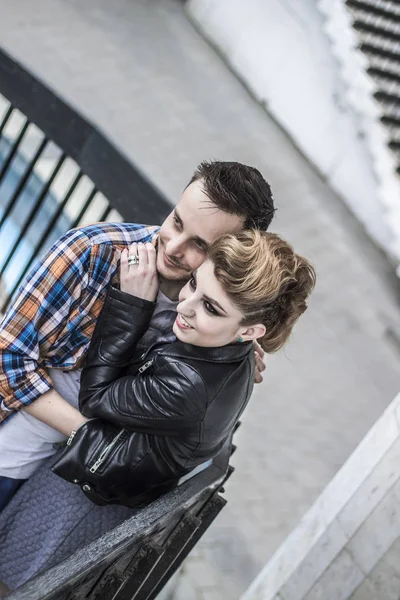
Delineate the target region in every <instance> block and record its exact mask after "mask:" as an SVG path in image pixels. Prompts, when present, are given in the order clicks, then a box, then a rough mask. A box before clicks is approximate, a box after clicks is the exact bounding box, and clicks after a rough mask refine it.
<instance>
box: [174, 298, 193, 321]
mask: <svg viewBox="0 0 400 600" xmlns="http://www.w3.org/2000/svg"><path fill="white" fill-rule="evenodd" d="M179 299H180V302H179V304H178V306H177V307H176V310H177V312H181V313H182V314H183V315H186V316H187V317H193V316H194V313H195V310H194V303H193V302H192V298H191V297H185V298H182V297H180V298H179Z"/></svg>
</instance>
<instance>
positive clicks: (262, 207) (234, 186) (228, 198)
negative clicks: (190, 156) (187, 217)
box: [189, 160, 275, 230]
mask: <svg viewBox="0 0 400 600" xmlns="http://www.w3.org/2000/svg"><path fill="white" fill-rule="evenodd" d="M200 179H201V181H202V184H203V188H204V193H205V194H206V195H207V196H208V197H209V199H210V200H211V202H212V203H213V204H215V206H217V208H219V209H220V210H223V211H225V212H227V213H230V214H233V215H238V216H239V217H243V218H244V228H245V229H261V230H265V229H268V227H269V225H270V223H271V221H272V218H273V216H274V212H275V209H274V200H273V198H272V192H271V188H270V185H269V183H267V181H265V179H264V177H263V176H262V175H261V173H260V171H258V170H257V169H255V168H254V167H248V166H247V165H243V164H242V163H238V162H222V161H206V160H205V161H203V162H202V163H201V164H200V165H199V166H198V167H197V169H196V170H195V172H194V173H193V177H192V179H191V180H190V183H189V185H190V184H191V183H193V182H195V181H198V180H200Z"/></svg>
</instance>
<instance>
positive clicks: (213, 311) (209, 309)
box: [204, 300, 219, 317]
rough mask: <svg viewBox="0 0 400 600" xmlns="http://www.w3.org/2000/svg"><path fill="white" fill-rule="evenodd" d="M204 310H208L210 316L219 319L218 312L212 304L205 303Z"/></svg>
mask: <svg viewBox="0 0 400 600" xmlns="http://www.w3.org/2000/svg"><path fill="white" fill-rule="evenodd" d="M204 308H205V309H206V311H207V312H208V313H210V315H214V316H216V317H218V316H219V315H218V312H217V311H216V310H215V308H214V307H213V305H212V304H210V303H209V302H208V301H207V300H205V301H204Z"/></svg>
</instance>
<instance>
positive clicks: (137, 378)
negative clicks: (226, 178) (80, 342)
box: [0, 231, 315, 589]
mask: <svg viewBox="0 0 400 600" xmlns="http://www.w3.org/2000/svg"><path fill="white" fill-rule="evenodd" d="M155 262H156V256H155V251H154V248H153V247H152V246H150V245H149V246H147V245H142V246H137V245H133V246H131V247H130V250H129V256H128V253H127V252H126V253H122V255H121V266H120V289H114V288H111V289H110V291H109V295H108V298H107V301H106V303H105V306H104V308H103V311H102V314H101V317H100V319H99V321H98V323H97V325H96V329H95V332H94V335H93V337H92V341H91V344H90V348H89V353H88V356H87V361H86V364H85V366H84V368H83V371H82V376H81V381H80V397H79V406H80V410H81V413H82V414H83V416H82V414H80V415H79V417H80V421H79V422H78V425H80V426H79V427H78V428H77V430H76V431H73V432H72V433H71V435H70V436H69V439H68V442H67V446H66V449H65V450H64V451H63V453H62V455H61V456H60V457H59V458H58V459H57V461H56V463H55V465H54V466H53V470H54V471H55V472H56V473H57V474H59V475H60V476H61V477H62V478H63V479H60V478H58V477H55V476H54V475H53V474H52V473H51V472H50V471H49V469H48V468H47V465H46V464H45V465H43V467H42V468H41V469H40V471H39V473H38V474H37V476H36V477H34V478H32V479H31V480H29V481H28V482H27V483H25V484H24V485H23V486H22V488H21V489H20V490H19V491H18V493H17V494H16V496H15V498H14V499H13V502H12V503H10V504H9V505H8V506H6V508H5V509H4V510H3V512H2V514H1V515H0V546H1V547H2V553H0V581H3V582H5V583H6V584H7V585H8V586H9V587H10V588H11V589H15V588H16V587H18V586H19V585H22V583H24V582H25V581H26V580H27V579H29V578H31V577H33V576H34V575H35V574H36V573H37V572H38V571H41V570H43V569H46V568H50V567H51V566H52V565H54V564H56V563H57V562H59V561H60V560H62V559H63V558H65V557H66V556H68V555H69V554H71V553H72V552H73V551H75V550H76V549H77V548H78V547H80V546H81V545H82V544H86V543H89V542H90V541H92V540H93V539H96V538H97V537H98V536H99V535H101V534H102V533H104V532H105V531H107V530H108V529H110V528H112V527H114V526H116V525H117V524H118V523H120V522H122V521H123V520H125V519H126V518H129V516H130V515H131V512H130V509H129V508H127V507H130V506H137V505H139V504H141V503H143V502H148V501H150V500H151V499H153V498H154V497H156V496H157V495H159V494H160V493H161V492H163V491H165V489H167V488H169V487H171V486H173V485H175V484H176V482H177V481H178V479H179V478H180V477H181V476H182V475H184V474H185V473H188V472H190V471H191V470H192V469H193V468H194V467H196V466H197V465H199V464H201V463H204V462H205V461H206V460H207V459H210V458H212V457H214V456H215V455H216V454H217V453H218V452H219V450H220V449H221V447H222V446H223V444H224V443H225V441H226V439H227V438H228V437H229V435H230V434H231V432H232V429H233V428H234V425H235V423H236V422H237V420H238V418H239V417H240V415H241V413H242V411H243V410H244V408H245V406H246V404H247V402H248V400H249V398H250V395H251V392H252V388H253V383H254V377H253V370H254V350H253V343H252V341H253V340H255V339H257V340H258V341H259V342H260V344H261V346H262V347H263V348H264V350H265V351H266V352H275V351H277V350H278V349H279V348H281V347H282V345H283V344H284V343H285V342H286V340H287V339H288V337H289V335H290V333H291V330H292V328H293V325H294V324H295V322H296V321H297V319H298V318H299V317H300V315H301V314H302V313H303V312H304V311H305V310H306V308H307V304H306V300H307V298H308V296H309V294H310V292H311V291H312V289H313V287H314V284H315V272H314V269H313V267H312V266H311V265H310V263H309V262H308V261H307V260H306V259H304V258H302V257H301V256H299V255H297V254H295V253H294V251H293V249H292V248H291V246H290V245H289V244H288V243H286V242H285V241H284V240H282V239H281V238H280V237H278V236H277V235H275V234H271V233H264V232H257V231H243V232H241V233H237V234H233V235H226V236H223V237H222V238H220V239H219V240H218V241H217V242H215V243H214V244H213V245H212V246H211V247H210V249H209V253H208V258H207V260H206V261H205V262H204V263H203V264H202V265H201V266H200V267H199V268H198V269H197V271H196V272H195V273H193V277H192V279H191V280H190V281H189V282H188V283H187V285H185V287H184V288H183V289H182V291H181V294H180V298H179V304H178V306H177V308H176V311H171V310H170V311H166V312H165V313H164V316H163V318H169V319H170V324H171V328H172V332H171V335H170V337H169V338H168V336H167V337H166V338H164V339H160V340H158V342H159V343H155V344H154V343H153V344H152V345H151V346H150V347H149V348H147V349H146V350H145V352H143V346H141V345H140V343H139V339H140V338H141V337H142V335H143V334H144V332H145V331H146V329H147V327H148V325H149V322H150V321H151V318H152V313H153V310H154V305H155V304H154V300H155V298H156V295H157V288H158V281H157V274H156V265H155ZM167 329H168V327H167ZM164 330H165V323H164ZM173 334H174V335H173ZM66 396H67V394H66ZM72 401H73V400H71V402H72ZM18 417H19V415H17V416H16V417H14V419H12V420H11V421H10V424H9V425H7V426H5V428H4V429H5V430H6V429H7V427H9V426H10V427H11V425H12V424H13V423H16V422H17V419H18ZM88 419H90V420H88ZM21 425H22V424H21ZM51 431H52V430H51V428H48V430H46V431H45V432H44V431H42V432H41V438H39V440H36V442H37V446H36V448H37V449H39V451H40V448H42V446H41V444H43V443H44V440H45V441H46V443H49V442H51V440H52V439H53V438H52V437H51ZM24 435H25V436H26V437H29V438H30V449H31V450H32V447H33V446H34V443H35V440H34V429H33V433H32V430H31V431H30V432H29V431H28V430H27V429H26V428H25V432H24ZM55 435H56V439H58V433H57V432H55ZM33 454H34V453H33ZM13 456H15V449H14V451H13ZM30 456H32V452H31V454H30ZM64 479H65V480H66V481H65V480H64ZM69 481H71V482H73V483H75V484H76V485H74V486H72V485H70V483H67V482H69ZM81 489H82V491H83V492H84V494H85V495H86V496H87V497H85V496H84V494H82V492H81ZM93 502H94V503H96V504H107V503H110V504H121V505H122V506H108V507H106V508H105V507H104V506H95V504H94V503H93ZM43 507H46V510H45V511H43ZM105 510H106V512H104V511H105ZM51 523H57V527H56V528H55V527H52V526H51V525H49V524H51ZM26 531H30V532H31V534H30V535H31V538H32V537H33V540H32V539H30V543H31V544H33V545H35V543H34V542H35V539H36V541H38V540H39V541H38V544H37V545H39V546H40V547H41V552H40V553H36V554H31V555H30V556H29V557H27V556H26V555H25V554H24V555H23V556H22V555H21V543H22V542H21V540H23V539H25V537H24V536H26ZM83 531H84V535H83V534H82V532H83ZM18 553H19V554H18ZM10 556H13V557H17V556H18V558H16V559H15V560H13V561H10V560H9V557H10Z"/></svg>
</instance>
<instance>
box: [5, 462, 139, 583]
mask: <svg viewBox="0 0 400 600" xmlns="http://www.w3.org/2000/svg"><path fill="white" fill-rule="evenodd" d="M53 462H54V457H52V458H51V459H49V460H48V461H47V462H46V463H45V464H44V465H42V467H41V468H40V469H39V470H38V471H37V472H36V473H35V474H34V475H33V476H32V477H31V478H30V479H29V480H28V481H27V482H26V483H24V484H23V486H22V487H21V488H20V489H19V490H18V492H17V493H16V494H15V496H14V497H13V498H12V500H11V501H10V503H9V504H8V505H7V506H6V507H5V509H4V510H3V511H2V512H1V513H0V581H2V582H3V583H5V584H6V585H7V586H8V587H9V588H10V589H11V590H14V589H16V588H17V587H19V586H21V585H22V584H23V583H25V582H26V581H28V579H31V578H32V577H34V576H35V575H37V574H38V573H40V572H41V571H44V570H46V569H48V568H50V567H52V566H54V565H55V564H57V563H59V562H60V561H62V560H63V559H65V558H67V557H68V556H70V555H71V554H72V553H73V552H75V550H77V549H78V548H81V547H82V546H85V545H86V544H89V543H90V542H92V541H93V540H95V539H96V538H98V537H100V536H101V535H103V534H104V533H105V532H107V531H108V530H110V529H112V528H113V527H116V526H117V525H119V524H120V523H122V522H123V521H125V520H126V519H129V518H130V517H131V516H132V515H133V514H134V512H135V510H134V509H132V508H126V507H124V506H96V505H95V504H92V502H90V500H88V499H87V498H86V496H84V494H83V493H82V491H81V490H80V488H79V486H75V485H72V484H70V483H67V482H66V481H64V480H63V479H60V478H59V477H57V475H54V473H52V472H51V470H50V468H49V466H50V465H51V464H52V463H53Z"/></svg>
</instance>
